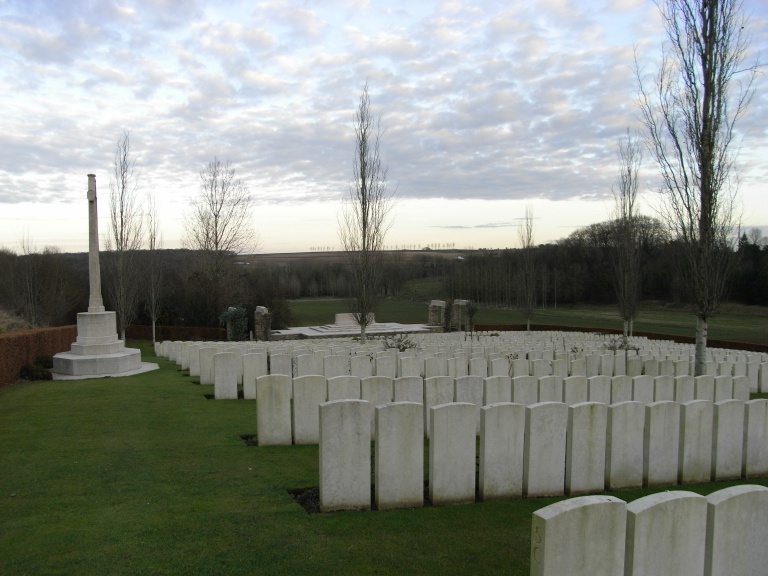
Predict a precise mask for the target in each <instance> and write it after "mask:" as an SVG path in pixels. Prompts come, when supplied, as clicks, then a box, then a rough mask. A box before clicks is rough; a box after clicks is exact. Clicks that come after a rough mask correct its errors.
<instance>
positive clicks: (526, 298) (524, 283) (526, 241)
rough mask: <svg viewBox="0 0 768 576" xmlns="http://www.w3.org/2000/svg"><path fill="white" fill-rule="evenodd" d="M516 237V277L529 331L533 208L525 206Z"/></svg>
mask: <svg viewBox="0 0 768 576" xmlns="http://www.w3.org/2000/svg"><path fill="white" fill-rule="evenodd" d="M517 238H518V240H519V241H520V257H521V262H520V269H519V271H518V279H519V282H520V290H521V297H522V300H521V301H522V308H523V312H524V313H525V326H526V330H527V331H528V332H530V331H531V315H532V314H533V307H534V306H535V305H536V262H535V261H534V259H535V254H534V238H533V208H532V207H531V205H530V204H529V205H527V206H526V207H525V216H523V222H522V224H520V228H518V229H517Z"/></svg>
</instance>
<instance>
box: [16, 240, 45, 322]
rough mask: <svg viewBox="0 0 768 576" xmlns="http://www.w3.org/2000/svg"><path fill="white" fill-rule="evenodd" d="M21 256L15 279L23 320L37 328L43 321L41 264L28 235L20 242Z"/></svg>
mask: <svg viewBox="0 0 768 576" xmlns="http://www.w3.org/2000/svg"><path fill="white" fill-rule="evenodd" d="M20 247H21V256H19V258H18V259H17V263H18V271H17V278H18V280H19V283H20V290H19V293H20V294H21V309H22V311H23V315H24V318H25V320H26V321H27V322H29V325H30V326H31V327H32V328H39V327H40V326H42V325H43V324H44V321H43V318H42V316H43V312H42V307H43V290H44V286H45V283H44V281H43V262H42V256H41V254H40V253H39V252H38V251H37V247H36V246H35V243H34V242H33V241H32V239H31V238H30V237H29V233H28V232H27V233H25V234H24V236H22V238H21V241H20Z"/></svg>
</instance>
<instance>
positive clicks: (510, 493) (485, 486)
mask: <svg viewBox="0 0 768 576" xmlns="http://www.w3.org/2000/svg"><path fill="white" fill-rule="evenodd" d="M480 422H481V424H480V430H481V432H480V474H479V483H480V486H479V491H480V499H481V500H494V499H497V498H520V497H521V496H522V495H523V460H524V455H525V406H523V405H521V404H513V403H510V402H503V403H499V404H490V405H488V406H484V407H483V409H482V410H481V415H480Z"/></svg>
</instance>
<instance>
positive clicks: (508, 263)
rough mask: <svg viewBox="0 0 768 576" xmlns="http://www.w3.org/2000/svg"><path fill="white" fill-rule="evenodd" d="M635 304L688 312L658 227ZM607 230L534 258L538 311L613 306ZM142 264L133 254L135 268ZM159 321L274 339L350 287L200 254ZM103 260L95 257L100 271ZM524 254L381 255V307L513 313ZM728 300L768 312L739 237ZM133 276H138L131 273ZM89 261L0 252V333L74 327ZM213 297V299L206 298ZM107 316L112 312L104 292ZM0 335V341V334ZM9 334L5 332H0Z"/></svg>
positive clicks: (330, 269) (189, 260)
mask: <svg viewBox="0 0 768 576" xmlns="http://www.w3.org/2000/svg"><path fill="white" fill-rule="evenodd" d="M640 247H641V254H642V260H641V262H642V263H641V268H642V290H641V297H642V298H643V299H649V300H659V301H666V302H684V301H685V282H686V279H685V278H682V277H681V276H680V274H679V273H678V270H679V268H680V267H679V266H678V265H677V257H678V247H677V245H676V243H675V242H673V241H668V240H666V239H665V237H664V235H663V234H662V232H661V228H660V226H658V224H653V225H650V226H649V227H648V229H647V230H646V233H645V234H644V235H643V236H642V237H641V240H640ZM611 250H612V248H611V242H610V226H609V225H607V224H595V225H592V226H589V227H587V228H583V229H580V230H577V231H576V232H574V233H573V234H572V235H571V236H569V237H568V238H565V239H563V240H561V241H559V242H557V243H555V244H546V245H540V246H538V247H536V248H534V262H535V274H536V279H537V280H536V285H537V290H536V306H537V307H544V308H548V307H555V306H559V305H566V304H610V303H612V302H614V301H615V299H616V297H615V293H614V290H613V282H612V274H611V270H612V268H611V260H610V258H611ZM147 254H148V253H146V252H139V253H138V255H139V256H140V258H139V259H138V262H139V263H141V257H148V256H147ZM158 254H159V256H160V258H161V260H162V263H163V266H162V270H163V274H162V281H163V284H162V285H163V289H162V293H161V301H162V313H161V315H160V317H159V318H158V324H162V325H168V326H211V327H212V326H218V325H219V324H220V320H219V318H220V316H221V314H222V313H223V312H225V310H220V309H218V308H220V307H221V306H222V305H221V302H226V303H228V305H231V306H242V307H244V308H245V309H246V310H247V311H248V315H249V317H251V318H252V312H253V309H254V308H255V307H256V306H266V307H268V308H269V309H270V312H271V313H272V315H273V322H272V327H273V328H274V329H278V328H281V327H285V326H288V325H290V323H291V318H290V311H289V309H288V306H287V304H286V300H287V299H294V298H314V297H335V298H344V297H348V296H349V294H350V292H349V290H350V284H349V281H348V276H347V272H346V268H345V265H344V259H343V257H342V255H339V257H338V258H330V257H328V256H329V255H328V253H325V254H322V255H321V254H311V253H308V254H305V255H285V257H281V256H280V255H270V256H260V255H250V256H236V255H229V257H228V265H227V267H226V268H225V270H224V271H223V272H221V275H222V276H221V277H219V278H218V279H217V281H216V282H214V281H213V279H211V278H209V277H208V274H209V273H208V272H206V271H205V268H204V267H200V266H197V262H198V261H199V260H200V258H201V256H202V255H201V254H200V253H197V252H194V251H189V250H161V251H158ZM110 257H112V253H110V252H102V264H104V262H105V261H108V259H109V258H110ZM521 257H522V253H521V251H520V250H517V249H505V250H482V249H481V250H474V251H460V250H446V251H434V250H432V251H430V250H422V251H410V250H401V251H391V252H386V253H384V254H383V260H382V272H383V274H382V278H383V283H382V286H381V296H382V297H385V298H403V299H411V300H430V299H451V298H464V299H469V300H473V301H475V302H477V303H478V304H480V305H484V306H490V307H516V306H518V305H519V304H520V301H521V298H522V291H521V288H520V285H519V274H518V270H519V267H520V262H521ZM733 258H734V261H733V267H732V273H731V282H730V294H729V300H730V301H733V302H739V303H742V304H746V305H761V306H768V247H766V246H765V242H764V239H762V238H759V237H758V236H755V235H752V237H751V238H749V237H747V235H744V236H742V237H741V240H740V242H739V243H738V247H737V249H736V250H735V251H734V253H733ZM139 265H141V264H139ZM88 286H89V284H88V257H87V254H85V253H80V254H63V253H59V252H58V251H56V250H55V249H46V250H44V251H42V252H40V253H33V254H25V255H17V254H15V253H13V252H12V251H10V250H7V249H0V311H2V312H3V313H4V314H2V315H0V324H2V323H3V321H2V318H17V319H18V322H17V324H21V325H20V326H17V324H13V322H12V321H8V320H5V323H6V326H8V325H10V326H12V327H38V326H59V325H65V324H73V323H75V322H76V318H77V313H78V312H82V311H84V310H86V309H87V307H88ZM213 286H216V287H217V288H216V290H218V291H219V292H220V294H218V295H216V296H217V297H213V296H214V295H213V294H212V293H211V292H212V290H213V288H212V287H213ZM103 295H104V298H105V305H106V307H107V309H114V308H112V307H111V303H110V302H109V298H108V291H107V290H103ZM144 300H145V297H144V296H142V297H141V298H140V302H139V304H138V309H137V317H136V319H135V320H134V321H133V323H134V324H148V323H150V319H149V315H148V314H147V311H146V305H145V301H144ZM9 322H10V324H9ZM2 329H3V328H2V326H0V331H1V330H2ZM5 329H6V330H7V329H9V328H7V327H6V328H5Z"/></svg>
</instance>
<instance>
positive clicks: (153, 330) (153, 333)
mask: <svg viewBox="0 0 768 576" xmlns="http://www.w3.org/2000/svg"><path fill="white" fill-rule="evenodd" d="M155 342H156V340H155V320H154V318H153V319H152V344H154V343H155Z"/></svg>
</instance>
